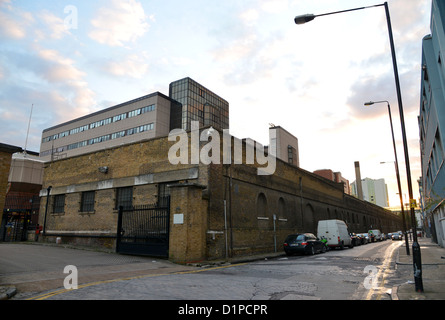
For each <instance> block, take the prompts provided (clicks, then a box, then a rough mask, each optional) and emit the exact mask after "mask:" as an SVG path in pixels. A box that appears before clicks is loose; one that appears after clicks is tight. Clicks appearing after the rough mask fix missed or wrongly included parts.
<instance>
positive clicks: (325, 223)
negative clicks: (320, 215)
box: [317, 219, 353, 249]
mask: <svg viewBox="0 0 445 320" xmlns="http://www.w3.org/2000/svg"><path fill="white" fill-rule="evenodd" d="M317 234H318V238H320V239H322V238H323V237H325V238H326V239H327V243H326V244H327V245H328V246H329V247H330V248H336V247H339V248H340V249H343V248H344V247H345V246H348V247H350V248H352V247H353V244H352V240H351V236H350V235H349V231H348V227H347V226H346V223H345V222H344V221H342V220H336V219H332V220H320V221H318V230H317Z"/></svg>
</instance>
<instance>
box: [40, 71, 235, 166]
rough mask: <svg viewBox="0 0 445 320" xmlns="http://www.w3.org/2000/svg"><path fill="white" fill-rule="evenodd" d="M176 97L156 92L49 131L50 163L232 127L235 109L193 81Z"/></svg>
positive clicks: (45, 137) (45, 146)
mask: <svg viewBox="0 0 445 320" xmlns="http://www.w3.org/2000/svg"><path fill="white" fill-rule="evenodd" d="M169 90H170V97H167V96H166V95H164V94H162V93H160V92H155V93H152V94H149V95H146V96H143V97H140V98H137V99H134V100H131V101H127V102H124V103H121V104H118V105H116V106H113V107H110V108H107V109H104V110H101V111H98V112H95V113H91V114H89V115H85V116H83V117H80V118H77V119H74V120H71V121H68V122H65V123H62V124H59V125H56V126H54V127H51V128H48V129H45V130H43V133H42V141H41V145H40V157H41V159H42V160H44V161H52V160H56V159H59V158H65V157H72V156H76V155H80V154H84V153H88V152H94V151H97V150H102V149H106V148H111V147H115V146H118V145H122V144H127V143H132V142H135V141H139V140H144V139H151V138H156V137H161V136H167V135H168V133H169V132H170V131H171V130H172V129H177V128H179V129H181V128H182V129H185V130H190V129H191V126H190V124H191V121H199V124H200V127H203V126H213V127H214V128H215V129H220V130H221V129H228V128H229V104H228V102H227V101H226V100H224V99H222V98H221V97H219V96H218V95H216V94H215V93H213V92H211V91H210V90H208V89H207V88H205V87H204V86H202V85H200V84H199V83H197V82H196V81H194V80H192V79H190V78H184V79H181V80H177V81H174V82H172V83H171V84H170V88H169Z"/></svg>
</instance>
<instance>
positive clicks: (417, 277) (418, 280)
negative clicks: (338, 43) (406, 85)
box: [294, 2, 423, 292]
mask: <svg viewBox="0 0 445 320" xmlns="http://www.w3.org/2000/svg"><path fill="white" fill-rule="evenodd" d="M380 6H384V7H385V13H386V23H387V25H388V35H389V42H390V46H391V55H392V64H393V69H394V78H395V82H396V92H397V100H398V104H399V114H400V123H401V126H402V137H403V147H404V151H405V165H406V176H407V180H408V181H407V182H408V193H409V200H410V201H409V202H410V210H411V223H412V225H413V226H415V225H416V224H415V221H416V217H415V213H414V207H415V200H414V198H413V186H412V182H411V168H410V164H409V155H408V144H407V140H406V130H405V119H404V116H403V106H402V94H401V91H400V81H399V71H398V69H397V59H396V51H395V47H394V39H393V34H392V27H391V18H390V15H389V8H388V2H384V3H381V4H377V5H373V6H367V7H360V8H355V9H348V10H342V11H336V12H330V13H324V14H319V15H314V14H305V15H300V16H296V17H295V19H294V21H295V23H296V24H304V23H306V22H309V21H312V20H314V19H315V18H316V17H321V16H327V15H331V14H336V13H343V12H350V11H356V10H362V9H368V8H375V7H380ZM414 231H415V230H414ZM412 249H413V268H414V283H415V289H416V291H417V292H423V282H422V258H421V254H420V246H419V243H418V241H417V232H413V247H412Z"/></svg>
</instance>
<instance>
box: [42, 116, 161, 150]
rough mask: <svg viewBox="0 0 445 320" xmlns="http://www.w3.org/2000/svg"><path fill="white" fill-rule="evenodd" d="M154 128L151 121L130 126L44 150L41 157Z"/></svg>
mask: <svg viewBox="0 0 445 320" xmlns="http://www.w3.org/2000/svg"><path fill="white" fill-rule="evenodd" d="M153 129H154V123H149V124H145V125H142V126H137V127H134V128H130V129H127V130H122V131H119V132H114V133H111V134H106V135H103V136H100V137H95V138H91V139H88V140H84V141H79V142H75V143H72V144H69V145H66V146H62V147H58V148H55V149H54V150H51V149H50V150H46V151H42V152H41V153H40V156H41V157H45V156H48V155H50V154H51V152H53V153H56V152H63V151H66V150H73V149H77V148H81V147H85V146H88V145H92V144H96V143H100V142H105V141H108V140H114V139H117V138H121V137H125V136H130V135H132V134H136V133H141V132H145V131H150V130H153Z"/></svg>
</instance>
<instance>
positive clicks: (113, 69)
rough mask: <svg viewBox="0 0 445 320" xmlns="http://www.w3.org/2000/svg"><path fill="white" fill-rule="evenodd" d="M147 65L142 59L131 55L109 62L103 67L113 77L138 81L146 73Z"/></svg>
mask: <svg viewBox="0 0 445 320" xmlns="http://www.w3.org/2000/svg"><path fill="white" fill-rule="evenodd" d="M148 67H149V65H148V63H146V62H145V59H144V57H143V56H142V57H141V56H139V55H136V54H131V55H128V56H127V57H125V58H124V59H123V60H119V61H111V62H109V63H107V64H106V65H105V70H106V71H108V72H110V73H111V74H113V75H115V76H129V77H132V78H137V79H140V78H142V77H143V76H144V75H146V74H147V72H148Z"/></svg>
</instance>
